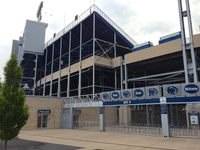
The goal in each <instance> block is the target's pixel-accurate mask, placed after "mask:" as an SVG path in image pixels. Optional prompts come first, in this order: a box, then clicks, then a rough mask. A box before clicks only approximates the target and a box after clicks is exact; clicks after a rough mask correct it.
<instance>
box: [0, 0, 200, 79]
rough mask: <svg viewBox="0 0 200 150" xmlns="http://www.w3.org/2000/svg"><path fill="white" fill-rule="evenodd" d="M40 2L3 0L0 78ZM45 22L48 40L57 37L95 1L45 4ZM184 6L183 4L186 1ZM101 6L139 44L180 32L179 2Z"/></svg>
mask: <svg viewBox="0 0 200 150" xmlns="http://www.w3.org/2000/svg"><path fill="white" fill-rule="evenodd" d="M40 1H41V0H28V1H27V0H18V1H13V0H4V1H2V2H1V6H0V18H1V20H2V22H1V25H0V39H1V43H0V56H1V59H0V76H1V77H2V74H3V69H2V68H3V66H4V64H5V62H6V61H7V59H8V58H9V57H10V52H11V47H12V39H18V37H19V36H21V35H22V34H23V30H24V26H25V21H26V19H33V20H36V12H37V8H38V5H39V3H40ZM43 1H44V7H43V9H42V15H43V19H42V21H43V22H47V23H48V24H49V25H48V28H47V31H46V33H47V34H46V40H49V39H50V38H51V37H52V36H53V33H57V32H59V31H60V30H62V29H63V28H64V26H66V25H68V24H69V23H71V22H72V21H73V20H74V16H75V15H76V14H78V15H80V14H81V13H83V12H84V11H85V10H86V9H88V8H89V6H90V2H92V0H84V1H83V0H72V1H69V0H56V1H55V0H50V1H49V0H43ZM183 2H184V0H183ZM96 4H97V6H99V7H100V8H101V9H102V10H103V11H104V12H105V13H106V14H107V15H108V16H109V17H110V18H111V19H112V20H113V21H114V22H115V23H116V24H117V25H119V26H120V27H121V28H122V29H123V30H124V31H125V32H126V33H128V34H129V35H130V36H131V37H132V38H133V39H134V40H135V41H136V42H138V43H142V42H145V41H148V40H149V41H153V42H154V43H157V41H158V39H159V37H161V36H164V35H166V34H170V33H173V32H176V31H179V30H180V25H179V16H178V4H177V0H165V1H164V0H151V1H148V0H123V1H122V0H96ZM190 6H191V14H192V21H193V29H194V34H196V33H199V30H200V29H199V25H200V11H199V8H200V1H199V0H190Z"/></svg>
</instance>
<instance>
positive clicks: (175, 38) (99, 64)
mask: <svg viewBox="0 0 200 150" xmlns="http://www.w3.org/2000/svg"><path fill="white" fill-rule="evenodd" d="M187 9H188V10H189V7H188V8H187ZM179 13H180V27H181V29H180V31H177V32H176V33H172V34H169V35H165V36H163V37H160V40H159V44H158V45H155V46H154V45H153V44H152V42H150V41H147V42H144V43H142V44H138V43H136V42H135V41H134V40H133V39H132V38H131V37H130V36H129V35H128V34H127V33H125V32H124V31H123V30H122V29H121V28H120V27H119V26H118V25H117V24H116V23H115V22H113V21H112V20H111V19H110V18H109V17H108V16H107V15H106V14H105V13H104V12H103V11H102V10H100V9H99V8H98V7H97V6H96V5H93V6H92V7H90V8H89V9H88V10H86V11H85V12H84V13H83V14H81V15H80V16H75V19H74V21H72V23H70V24H69V25H68V26H66V27H65V28H64V29H63V30H61V31H60V32H59V33H55V34H54V35H53V38H51V39H50V40H48V41H47V42H46V43H45V31H46V28H47V24H46V23H43V22H41V21H40V19H39V20H38V21H31V20H27V21H26V25H25V29H24V33H23V36H22V37H20V38H19V40H13V46H12V53H16V54H17V58H18V63H19V64H20V66H21V67H22V68H23V71H24V76H23V79H22V84H21V86H22V88H24V90H25V93H26V95H27V104H28V105H29V108H30V112H31V115H30V118H29V120H28V122H27V125H26V126H25V128H27V129H33V128H80V129H89V130H98V131H122V132H136V133H144V134H151V135H162V136H165V137H168V136H189V135H190V136H200V132H199V123H200V122H199V117H200V115H199V112H200V105H199V104H198V103H199V102H200V84H199V79H198V76H199V75H200V64H199V59H200V34H196V35H193V33H192V27H191V26H189V31H190V36H189V39H187V38H186V35H185V27H184V17H187V18H188V20H189V21H190V20H191V18H190V12H189V11H187V10H186V11H183V10H182V6H181V5H180V4H179ZM180 131H181V132H180ZM177 133H179V134H177Z"/></svg>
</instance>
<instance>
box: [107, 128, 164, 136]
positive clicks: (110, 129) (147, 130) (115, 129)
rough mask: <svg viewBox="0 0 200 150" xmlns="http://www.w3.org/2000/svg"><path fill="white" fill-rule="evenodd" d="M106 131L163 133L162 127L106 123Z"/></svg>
mask: <svg viewBox="0 0 200 150" xmlns="http://www.w3.org/2000/svg"><path fill="white" fill-rule="evenodd" d="M105 130H106V131H111V132H123V133H134V134H143V135H158V136H161V135H162V128H161V127H145V126H129V125H106V127H105Z"/></svg>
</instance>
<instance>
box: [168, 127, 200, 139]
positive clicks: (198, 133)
mask: <svg viewBox="0 0 200 150" xmlns="http://www.w3.org/2000/svg"><path fill="white" fill-rule="evenodd" d="M169 133H170V136H171V137H197V138H200V130H199V128H194V129H189V128H185V129H183V128H170V129H169Z"/></svg>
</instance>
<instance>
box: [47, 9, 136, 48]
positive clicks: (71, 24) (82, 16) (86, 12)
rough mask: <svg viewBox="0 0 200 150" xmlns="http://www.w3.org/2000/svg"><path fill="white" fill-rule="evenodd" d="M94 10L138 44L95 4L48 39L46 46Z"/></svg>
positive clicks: (130, 40) (133, 42) (129, 39)
mask: <svg viewBox="0 0 200 150" xmlns="http://www.w3.org/2000/svg"><path fill="white" fill-rule="evenodd" d="M93 12H97V13H98V14H99V15H101V16H102V17H103V18H104V19H105V20H106V21H107V22H108V23H109V24H110V25H112V26H113V27H114V28H115V29H116V30H117V31H118V32H120V33H121V34H122V35H123V36H124V37H125V38H126V39H127V40H128V41H129V42H131V43H132V44H133V45H135V44H136V42H135V41H134V40H133V39H132V38H131V37H130V36H129V35H128V34H127V33H125V32H124V31H123V30H122V29H121V28H120V27H119V26H118V25H117V24H116V23H114V21H112V20H111V19H110V18H109V17H108V16H107V15H106V14H105V13H104V12H103V11H102V10H100V9H99V8H98V7H97V6H96V5H93V6H91V7H90V8H89V9H87V10H86V11H85V12H83V13H82V14H81V15H80V16H79V17H78V18H77V19H76V20H74V21H72V22H71V23H70V24H69V25H67V26H66V27H65V28H64V29H62V30H61V31H60V32H58V33H57V34H56V36H55V37H53V38H51V39H50V40H49V41H47V42H46V44H45V47H47V46H49V45H50V44H52V43H53V42H55V41H56V40H57V39H59V38H60V37H61V36H63V35H64V34H65V33H67V32H69V31H70V30H71V29H73V28H74V27H75V26H76V25H78V24H79V23H80V22H82V21H83V20H84V19H86V18H87V17H88V16H90V15H91V14H92V13H93Z"/></svg>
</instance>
